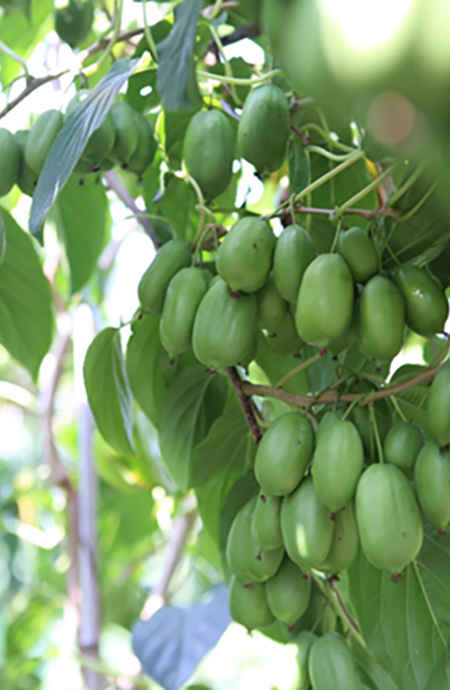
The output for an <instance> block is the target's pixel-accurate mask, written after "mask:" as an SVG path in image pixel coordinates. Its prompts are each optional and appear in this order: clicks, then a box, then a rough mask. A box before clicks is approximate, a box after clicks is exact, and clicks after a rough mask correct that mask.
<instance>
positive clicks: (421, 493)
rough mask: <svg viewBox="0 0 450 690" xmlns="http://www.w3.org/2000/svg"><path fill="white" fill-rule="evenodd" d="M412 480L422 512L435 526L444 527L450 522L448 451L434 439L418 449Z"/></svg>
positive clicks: (449, 456)
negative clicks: (441, 447)
mask: <svg viewBox="0 0 450 690" xmlns="http://www.w3.org/2000/svg"><path fill="white" fill-rule="evenodd" d="M414 482H415V485H416V489H417V494H418V497H419V503H420V505H421V506H422V510H423V512H424V513H425V515H426V516H427V518H428V519H429V520H431V522H432V523H433V524H434V525H436V527H439V528H440V529H445V528H446V527H447V525H448V523H449V522H450V453H449V452H448V451H444V450H441V449H440V448H439V446H438V445H437V443H436V441H427V443H426V444H425V445H424V447H423V448H422V450H421V451H420V453H419V457H418V458H417V463H416V467H415V470H414Z"/></svg>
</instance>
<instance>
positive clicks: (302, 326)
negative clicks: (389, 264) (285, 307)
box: [295, 254, 353, 347]
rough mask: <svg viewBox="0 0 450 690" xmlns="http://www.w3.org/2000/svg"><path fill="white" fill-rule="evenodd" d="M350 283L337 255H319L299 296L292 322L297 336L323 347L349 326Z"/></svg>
mask: <svg viewBox="0 0 450 690" xmlns="http://www.w3.org/2000/svg"><path fill="white" fill-rule="evenodd" d="M352 312H353V280H352V276H351V273H350V270H349V268H348V266H347V264H346V263H345V261H344V260H343V259H342V257H340V256H339V254H321V255H320V256H318V257H317V259H314V261H313V262H312V263H311V264H310V265H309V266H308V268H307V269H306V271H305V274H304V276H303V280H302V283H301V285H300V292H299V295H298V303H297V311H296V315H295V323H296V326H297V331H298V333H299V335H300V337H301V338H302V339H303V340H305V341H306V342H308V343H315V344H316V345H319V346H320V347H326V346H327V345H328V343H330V342H331V341H332V340H335V338H339V336H341V335H342V334H343V333H344V332H345V330H346V329H347V328H348V327H349V325H350V322H351V320H352Z"/></svg>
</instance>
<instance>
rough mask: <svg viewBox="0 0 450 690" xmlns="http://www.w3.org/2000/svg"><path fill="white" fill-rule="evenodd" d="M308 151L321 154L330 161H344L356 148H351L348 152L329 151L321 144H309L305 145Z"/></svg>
mask: <svg viewBox="0 0 450 690" xmlns="http://www.w3.org/2000/svg"><path fill="white" fill-rule="evenodd" d="M306 148H307V149H308V151H310V153H318V154H319V155H320V156H323V157H324V158H328V160H330V161H336V162H338V163H339V162H341V161H346V160H347V158H350V156H352V155H353V154H354V153H355V152H356V151H357V150H358V149H351V150H350V151H349V152H348V153H343V154H339V153H331V151H327V150H326V149H324V148H322V147H321V146H315V145H314V144H310V145H309V146H307V147H306Z"/></svg>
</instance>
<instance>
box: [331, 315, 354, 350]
mask: <svg viewBox="0 0 450 690" xmlns="http://www.w3.org/2000/svg"><path fill="white" fill-rule="evenodd" d="M357 308H358V307H357V305H355V309H354V311H353V316H352V320H351V321H350V326H348V328H346V330H345V331H344V332H343V333H342V335H340V336H339V337H338V338H335V339H334V340H332V341H331V342H330V343H328V345H327V350H328V351H329V352H331V354H332V355H339V354H340V353H341V352H343V351H344V350H347V349H348V348H349V347H351V346H352V345H353V343H354V342H355V340H356V337H357V335H358V321H357V318H356V314H357Z"/></svg>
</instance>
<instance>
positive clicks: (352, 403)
mask: <svg viewBox="0 0 450 690" xmlns="http://www.w3.org/2000/svg"><path fill="white" fill-rule="evenodd" d="M366 395H367V393H363V394H362V395H358V397H357V398H356V399H355V400H353V402H351V403H350V405H349V406H348V407H347V409H346V410H345V412H344V414H343V415H342V421H343V422H345V420H346V419H347V417H348V416H349V414H350V412H351V411H352V410H353V408H354V407H355V405H357V404H358V403H359V402H360V401H361V400H362V399H363V398H365V397H366Z"/></svg>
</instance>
